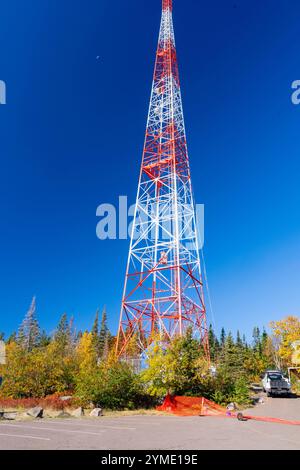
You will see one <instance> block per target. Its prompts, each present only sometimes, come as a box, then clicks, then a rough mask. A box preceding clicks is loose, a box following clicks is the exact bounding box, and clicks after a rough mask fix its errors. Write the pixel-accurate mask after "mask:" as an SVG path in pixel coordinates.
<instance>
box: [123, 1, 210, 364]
mask: <svg viewBox="0 0 300 470" xmlns="http://www.w3.org/2000/svg"><path fill="white" fill-rule="evenodd" d="M189 326H190V327H192V329H193V333H194V335H195V336H198V338H200V340H201V342H202V344H203V347H204V350H205V352H206V355H207V357H208V358H209V348H208V335H207V325H206V310H205V304H204V298H203V283H202V276H201V268H200V257H199V247H198V238H197V226H196V218H195V210H194V201H193V193H192V185H191V176H190V167H189V159H188V151H187V144H186V134H185V127H184V118H183V111H182V103H181V93H180V83H179V74H178V64H177V56H176V48H175V38H174V30H173V20H172V0H163V2H162V19H161V26H160V33H159V40H158V48H157V53H156V63H155V70H154V78H153V85H152V92H151V100H150V107H149V114H148V121H147V129H146V137H145V144H144V151H143V159H142V165H141V171H140V178H139V185H138V192H137V200H136V206H135V214H134V219H133V230H132V237H131V242H130V249H129V256H128V263H127V270H126V277H125V284H124V292H123V299H122V306H121V315H120V323H119V330H118V338H117V353H118V355H124V354H126V350H127V346H128V345H129V344H130V340H131V338H133V337H134V338H135V340H137V341H138V343H139V345H140V349H141V350H143V349H146V348H147V347H148V345H149V344H150V343H151V341H152V339H153V338H157V337H160V338H161V339H162V340H164V341H166V340H169V339H171V338H174V337H175V336H178V335H179V336H180V335H182V334H184V332H185V331H186V329H187V327H189Z"/></svg>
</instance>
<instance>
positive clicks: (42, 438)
mask: <svg viewBox="0 0 300 470" xmlns="http://www.w3.org/2000/svg"><path fill="white" fill-rule="evenodd" d="M0 436H5V437H14V438H15V437H19V438H22V439H38V440H39V441H50V440H51V439H50V438H49V437H36V436H27V435H23V434H4V433H0Z"/></svg>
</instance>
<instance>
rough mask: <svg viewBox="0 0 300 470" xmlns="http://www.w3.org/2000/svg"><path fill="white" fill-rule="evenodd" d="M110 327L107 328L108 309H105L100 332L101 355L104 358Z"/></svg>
mask: <svg viewBox="0 0 300 470" xmlns="http://www.w3.org/2000/svg"><path fill="white" fill-rule="evenodd" d="M107 333H108V327H107V313H106V308H105V307H104V309H103V312H102V319H101V327H100V332H99V353H100V356H102V354H103V352H104V346H105V339H106V337H107Z"/></svg>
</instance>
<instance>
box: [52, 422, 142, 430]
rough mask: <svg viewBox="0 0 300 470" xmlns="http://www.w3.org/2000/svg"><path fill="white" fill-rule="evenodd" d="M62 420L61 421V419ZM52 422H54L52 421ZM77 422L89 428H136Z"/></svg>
mask: <svg viewBox="0 0 300 470" xmlns="http://www.w3.org/2000/svg"><path fill="white" fill-rule="evenodd" d="M60 422H61V421H60ZM51 424H52V423H51ZM53 424H54V423H53ZM64 424H75V423H74V422H70V421H69V422H68V423H64ZM76 424H78V426H79V425H80V426H85V427H89V428H97V429H101V428H105V429H121V430H122V429H124V430H126V431H135V430H136V428H133V427H127V426H114V425H112V426H109V425H103V424H101V423H99V425H97V424H86V423H82V422H80V424H79V422H76Z"/></svg>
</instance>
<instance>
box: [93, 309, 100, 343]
mask: <svg viewBox="0 0 300 470" xmlns="http://www.w3.org/2000/svg"><path fill="white" fill-rule="evenodd" d="M91 333H92V335H93V336H95V337H96V338H97V337H98V334H99V309H98V308H97V310H96V315H95V320H94V323H93V326H92V331H91Z"/></svg>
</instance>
